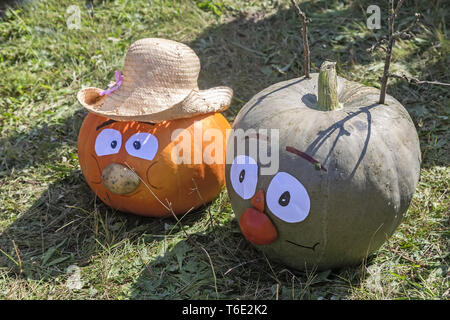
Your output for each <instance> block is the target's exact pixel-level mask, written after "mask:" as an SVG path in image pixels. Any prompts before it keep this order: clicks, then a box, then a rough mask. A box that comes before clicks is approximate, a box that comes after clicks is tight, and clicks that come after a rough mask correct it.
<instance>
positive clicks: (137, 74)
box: [77, 38, 233, 122]
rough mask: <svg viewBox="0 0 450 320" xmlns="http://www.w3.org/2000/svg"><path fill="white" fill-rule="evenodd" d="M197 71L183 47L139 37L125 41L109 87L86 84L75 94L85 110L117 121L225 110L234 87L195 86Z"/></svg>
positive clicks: (193, 58) (191, 55)
mask: <svg viewBox="0 0 450 320" xmlns="http://www.w3.org/2000/svg"><path fill="white" fill-rule="evenodd" d="M199 72H200V60H199V58H198V56H197V55H196V54H195V52H194V51H193V50H192V49H191V48H189V47H188V46H186V45H184V44H182V43H178V42H175V41H172V40H167V39H159V38H146V39H141V40H138V41H136V42H134V43H133V44H132V45H131V46H130V48H129V50H128V52H127V55H126V57H125V63H124V69H123V73H124V75H123V78H120V82H119V81H118V80H119V79H117V74H116V85H115V87H114V88H113V89H110V90H107V91H103V90H102V89H99V88H93V87H90V88H85V89H82V90H81V91H79V92H78V95H77V98H78V100H79V101H80V103H81V104H82V105H83V106H84V107H85V108H86V109H88V110H89V111H90V112H92V113H96V114H98V115H101V116H104V117H107V118H110V119H114V120H118V121H149V122H161V121H164V120H172V119H178V118H188V117H192V116H195V115H198V114H204V113H210V112H219V111H222V110H225V109H227V108H228V107H229V105H230V102H231V97H232V95H233V90H232V89H231V88H228V87H223V86H221V87H215V88H211V89H208V90H199V89H198V85H197V79H198V74H199ZM119 75H120V73H119ZM105 93H106V94H105Z"/></svg>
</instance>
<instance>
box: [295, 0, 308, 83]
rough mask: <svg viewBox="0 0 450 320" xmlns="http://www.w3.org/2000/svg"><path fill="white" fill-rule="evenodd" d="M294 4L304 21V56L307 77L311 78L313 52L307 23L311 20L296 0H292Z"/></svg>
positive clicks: (301, 19) (302, 21)
mask: <svg viewBox="0 0 450 320" xmlns="http://www.w3.org/2000/svg"><path fill="white" fill-rule="evenodd" d="M291 2H292V5H293V6H294V9H295V11H296V13H297V15H298V17H299V18H300V21H301V23H302V39H303V56H304V57H305V77H306V78H310V76H309V72H310V69H311V63H310V57H311V52H310V51H309V44H308V27H307V24H308V23H309V21H308V20H307V19H306V15H305V13H304V12H303V11H302V10H301V9H300V7H299V6H298V4H297V3H296V2H295V0H291Z"/></svg>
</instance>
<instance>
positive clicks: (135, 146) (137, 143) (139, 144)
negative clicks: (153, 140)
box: [133, 141, 141, 150]
mask: <svg viewBox="0 0 450 320" xmlns="http://www.w3.org/2000/svg"><path fill="white" fill-rule="evenodd" d="M133 147H134V148H135V149H136V150H139V149H140V148H141V143H140V142H139V141H135V142H133Z"/></svg>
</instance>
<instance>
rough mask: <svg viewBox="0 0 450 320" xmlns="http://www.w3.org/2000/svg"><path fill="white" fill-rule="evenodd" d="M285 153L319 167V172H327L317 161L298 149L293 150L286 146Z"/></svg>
mask: <svg viewBox="0 0 450 320" xmlns="http://www.w3.org/2000/svg"><path fill="white" fill-rule="evenodd" d="M286 151H287V152H290V153H293V154H296V155H298V156H299V157H301V158H303V159H305V160H306V161H308V162H310V163H312V164H313V165H318V166H320V170H323V171H325V172H327V169H326V168H325V167H324V166H323V165H322V164H321V163H320V162H319V161H317V160H316V159H314V158H313V157H311V156H310V155H308V154H306V153H304V152H302V151H300V150H298V149H295V148H294V147H290V146H286Z"/></svg>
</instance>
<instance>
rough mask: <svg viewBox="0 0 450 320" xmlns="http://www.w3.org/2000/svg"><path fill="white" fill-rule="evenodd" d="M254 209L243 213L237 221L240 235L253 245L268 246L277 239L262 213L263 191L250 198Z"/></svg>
mask: <svg viewBox="0 0 450 320" xmlns="http://www.w3.org/2000/svg"><path fill="white" fill-rule="evenodd" d="M252 205H253V206H254V208H248V209H247V210H245V211H244V213H243V214H242V216H241V219H240V220H239V225H240V227H241V231H242V234H243V235H244V237H245V238H246V239H247V240H248V241H250V242H252V243H254V244H263V245H264V244H270V243H272V242H274V241H275V240H276V239H277V238H278V231H277V229H276V228H275V226H274V225H273V223H272V221H270V219H269V217H268V216H267V215H266V214H265V213H264V191H262V190H258V192H257V193H256V194H255V195H254V197H253V198H252Z"/></svg>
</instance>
